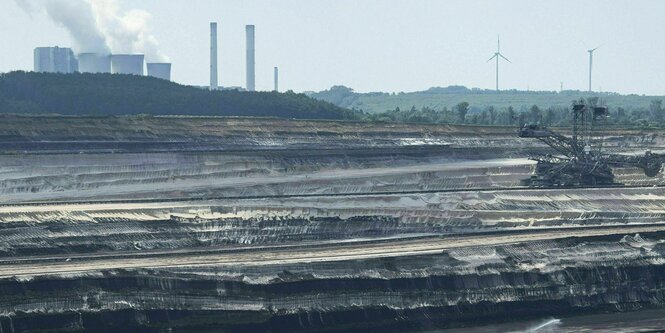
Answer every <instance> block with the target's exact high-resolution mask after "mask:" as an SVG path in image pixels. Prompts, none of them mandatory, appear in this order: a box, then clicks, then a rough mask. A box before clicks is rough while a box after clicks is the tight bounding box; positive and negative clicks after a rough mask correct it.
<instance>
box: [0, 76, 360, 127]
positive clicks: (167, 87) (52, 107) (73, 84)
mask: <svg viewBox="0 0 665 333" xmlns="http://www.w3.org/2000/svg"><path fill="white" fill-rule="evenodd" d="M348 112H349V111H348V110H344V109H343V108H341V107H339V106H336V105H333V104H331V103H328V102H325V101H321V100H316V99H312V98H310V97H307V96H306V95H304V94H296V93H293V92H287V93H276V92H242V91H237V90H224V91H208V90H206V89H200V88H195V87H191V86H183V85H179V84H176V83H173V82H169V81H165V80H160V79H155V78H152V77H145V76H133V75H117V74H114V75H111V74H78V73H76V74H50V73H34V72H11V73H6V74H0V113H16V114H61V115H132V114H150V115H204V116H262V117H282V118H298V119H343V118H345V115H346V114H347V113H348Z"/></svg>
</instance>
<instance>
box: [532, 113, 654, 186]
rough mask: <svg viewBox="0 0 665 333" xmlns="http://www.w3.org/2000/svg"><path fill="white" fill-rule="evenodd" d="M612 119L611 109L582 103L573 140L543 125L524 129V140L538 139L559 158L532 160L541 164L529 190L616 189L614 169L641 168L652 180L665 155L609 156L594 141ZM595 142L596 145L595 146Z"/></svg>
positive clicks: (573, 126)
mask: <svg viewBox="0 0 665 333" xmlns="http://www.w3.org/2000/svg"><path fill="white" fill-rule="evenodd" d="M607 117H608V110H607V107H591V106H588V105H586V104H584V103H582V102H579V103H574V104H573V108H572V118H573V119H572V136H570V137H568V136H565V135H562V134H560V133H557V132H554V131H552V130H551V129H549V128H546V127H542V126H540V125H534V124H531V125H527V124H525V125H523V126H522V127H520V130H519V137H521V138H535V139H538V140H540V141H542V142H543V143H545V144H547V145H548V146H550V147H552V148H553V149H554V150H555V151H556V152H557V154H556V155H545V156H540V157H535V158H532V159H533V160H535V161H537V162H538V163H537V164H536V169H535V172H534V174H533V175H532V176H531V177H530V178H528V179H524V180H523V181H522V185H525V186H529V187H585V186H613V185H617V186H618V185H622V184H620V183H617V182H616V181H615V179H614V174H613V173H612V167H637V168H640V169H642V170H643V171H644V174H645V175H647V176H648V177H655V176H656V175H658V174H659V173H660V170H661V168H662V164H663V159H664V158H665V155H662V154H653V153H651V152H650V151H647V152H645V153H644V155H620V154H605V153H603V152H602V151H601V149H602V141H600V143H599V142H598V140H593V139H592V133H593V127H594V124H595V123H597V122H601V121H603V120H605V119H606V118H607ZM593 142H595V143H596V144H595V145H592V143H593Z"/></svg>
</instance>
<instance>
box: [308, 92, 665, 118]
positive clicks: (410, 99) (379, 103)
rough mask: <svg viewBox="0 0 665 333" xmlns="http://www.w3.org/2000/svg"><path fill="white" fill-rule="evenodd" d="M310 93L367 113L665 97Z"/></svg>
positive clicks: (629, 105)
mask: <svg viewBox="0 0 665 333" xmlns="http://www.w3.org/2000/svg"><path fill="white" fill-rule="evenodd" d="M308 96H311V97H313V98H316V99H319V100H322V101H327V102H331V103H333V104H335V105H337V106H340V107H343V108H348V109H357V110H363V111H364V112H366V113H382V112H385V111H388V110H395V109H396V108H400V109H401V110H409V109H411V108H412V107H415V108H416V109H422V108H431V109H435V110H441V109H443V108H444V107H447V108H449V109H450V108H452V107H454V106H455V105H457V104H458V103H460V102H468V103H469V106H470V108H471V110H470V111H471V112H474V111H480V110H483V109H485V108H487V107H490V106H492V107H494V108H496V109H498V110H500V109H504V108H508V107H509V106H512V107H513V108H514V109H516V110H518V111H520V110H521V111H525V110H528V109H529V108H530V107H531V106H533V105H537V106H538V107H540V108H548V107H568V106H570V104H571V102H572V101H573V100H578V99H580V98H588V97H598V98H599V99H600V101H601V103H603V104H606V105H608V106H610V107H613V108H618V107H621V108H624V109H625V110H629V111H630V110H634V109H647V108H649V105H650V103H651V101H652V100H654V99H663V97H662V96H643V95H642V96H640V95H620V94H616V93H588V92H582V91H577V90H564V91H562V92H553V91H518V90H504V91H500V92H496V91H494V90H483V89H477V88H474V89H469V88H467V87H464V86H450V87H434V88H430V89H428V90H425V91H416V92H409V93H396V94H392V93H381V92H377V93H356V92H354V91H353V89H351V88H348V87H345V86H334V87H332V88H330V89H328V90H324V91H320V92H310V93H308Z"/></svg>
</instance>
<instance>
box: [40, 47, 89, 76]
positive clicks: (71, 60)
mask: <svg viewBox="0 0 665 333" xmlns="http://www.w3.org/2000/svg"><path fill="white" fill-rule="evenodd" d="M34 65H35V72H45V73H74V72H77V71H78V70H79V66H78V60H76V57H75V56H74V52H72V49H70V48H68V47H57V46H55V47H38V48H35V51H34Z"/></svg>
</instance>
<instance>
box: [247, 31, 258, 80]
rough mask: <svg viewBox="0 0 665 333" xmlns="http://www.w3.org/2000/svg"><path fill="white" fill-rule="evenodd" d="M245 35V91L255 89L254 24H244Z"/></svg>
mask: <svg viewBox="0 0 665 333" xmlns="http://www.w3.org/2000/svg"><path fill="white" fill-rule="evenodd" d="M245 33H246V37H247V91H254V90H256V87H255V81H254V79H255V71H254V53H255V52H254V26H253V25H247V26H245Z"/></svg>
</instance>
